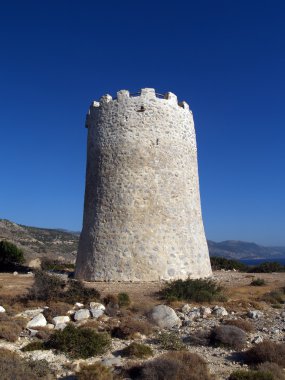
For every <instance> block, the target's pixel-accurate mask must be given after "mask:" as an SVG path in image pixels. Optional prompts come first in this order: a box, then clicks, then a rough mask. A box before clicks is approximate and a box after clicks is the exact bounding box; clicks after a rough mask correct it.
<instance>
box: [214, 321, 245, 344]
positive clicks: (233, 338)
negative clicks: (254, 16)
mask: <svg viewBox="0 0 285 380" xmlns="http://www.w3.org/2000/svg"><path fill="white" fill-rule="evenodd" d="M211 341H212V342H213V343H218V344H222V345H225V346H230V347H233V348H235V349H241V348H242V347H244V346H245V344H246V333H245V332H244V331H243V330H242V329H240V328H238V327H236V326H229V325H222V326H216V327H214V328H213V330H212V333H211Z"/></svg>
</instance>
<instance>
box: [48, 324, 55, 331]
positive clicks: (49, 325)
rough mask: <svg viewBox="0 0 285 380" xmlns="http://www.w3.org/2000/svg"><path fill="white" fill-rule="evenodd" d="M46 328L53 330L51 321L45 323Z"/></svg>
mask: <svg viewBox="0 0 285 380" xmlns="http://www.w3.org/2000/svg"><path fill="white" fill-rule="evenodd" d="M46 328H47V329H49V330H53V329H54V325H53V324H52V323H48V324H47V325H46Z"/></svg>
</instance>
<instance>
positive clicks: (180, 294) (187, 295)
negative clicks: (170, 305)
mask: <svg viewBox="0 0 285 380" xmlns="http://www.w3.org/2000/svg"><path fill="white" fill-rule="evenodd" d="M160 296H161V297H162V298H163V299H166V300H168V301H174V300H177V301H195V302H211V301H214V300H221V297H223V294H222V288H221V287H220V286H218V285H217V284H216V283H215V282H214V281H212V280H204V279H197V280H191V279H190V278H188V279H187V280H175V281H172V282H170V283H168V284H167V285H166V286H165V287H164V289H162V290H161V291H160Z"/></svg>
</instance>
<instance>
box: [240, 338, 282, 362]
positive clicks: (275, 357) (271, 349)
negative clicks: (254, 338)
mask: <svg viewBox="0 0 285 380" xmlns="http://www.w3.org/2000/svg"><path fill="white" fill-rule="evenodd" d="M244 360H245V362H246V363H248V364H259V363H264V362H270V363H276V364H278V365H280V366H281V367H282V366H284V363H285V344H284V343H275V342H271V341H270V340H266V341H264V342H261V343H258V344H257V345H255V346H254V347H252V348H250V349H249V350H247V351H245V352H244Z"/></svg>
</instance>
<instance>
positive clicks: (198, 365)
mask: <svg viewBox="0 0 285 380" xmlns="http://www.w3.org/2000/svg"><path fill="white" fill-rule="evenodd" d="M129 376H130V377H131V378H132V379H135V380H173V379H175V380H210V379H212V377H211V375H210V373H209V370H208V368H207V364H206V362H205V361H204V359H202V358H201V357H200V356H199V355H197V354H195V353H191V352H188V351H179V352H177V351H173V352H168V353H166V354H163V355H160V356H159V357H157V358H156V359H153V360H151V361H147V362H145V363H143V364H142V365H140V366H134V367H132V368H131V369H130V370H129Z"/></svg>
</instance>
